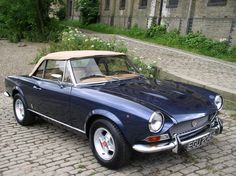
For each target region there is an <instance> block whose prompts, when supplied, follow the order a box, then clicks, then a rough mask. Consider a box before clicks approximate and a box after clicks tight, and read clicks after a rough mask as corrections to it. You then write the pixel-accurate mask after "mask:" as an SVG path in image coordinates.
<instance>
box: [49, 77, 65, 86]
mask: <svg viewBox="0 0 236 176" xmlns="http://www.w3.org/2000/svg"><path fill="white" fill-rule="evenodd" d="M51 77H52V78H53V80H54V81H57V82H58V84H59V86H60V87H61V88H62V87H63V85H62V83H61V80H62V75H60V74H51Z"/></svg>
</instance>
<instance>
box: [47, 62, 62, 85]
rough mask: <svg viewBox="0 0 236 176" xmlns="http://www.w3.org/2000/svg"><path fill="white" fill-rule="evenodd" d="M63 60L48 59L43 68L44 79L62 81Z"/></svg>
mask: <svg viewBox="0 0 236 176" xmlns="http://www.w3.org/2000/svg"><path fill="white" fill-rule="evenodd" d="M64 68H65V61H57V60H48V61H47V65H46V70H45V76H44V78H45V79H49V80H55V81H56V80H59V81H62V78H63V74H64Z"/></svg>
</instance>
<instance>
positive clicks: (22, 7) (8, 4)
mask: <svg viewBox="0 0 236 176" xmlns="http://www.w3.org/2000/svg"><path fill="white" fill-rule="evenodd" d="M54 1H56V0H44V1H41V0H36V1H31V0H17V1H14V0H1V1H0V24H1V25H0V36H2V37H6V38H8V39H9V40H10V41H12V42H18V41H20V40H21V39H27V40H30V41H39V42H41V41H48V39H50V40H51V39H52V40H55V39H56V37H57V35H56V34H54V33H57V30H58V29H57V28H56V27H57V26H58V25H59V22H58V20H55V19H54V18H50V17H49V14H50V12H51V10H52V9H51V4H52V2H54ZM60 1H61V0H60ZM60 1H56V2H60ZM56 23H57V24H56ZM54 37H55V38H54Z"/></svg>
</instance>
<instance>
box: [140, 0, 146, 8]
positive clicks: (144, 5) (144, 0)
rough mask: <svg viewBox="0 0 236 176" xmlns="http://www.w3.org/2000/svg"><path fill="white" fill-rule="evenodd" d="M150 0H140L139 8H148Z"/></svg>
mask: <svg viewBox="0 0 236 176" xmlns="http://www.w3.org/2000/svg"><path fill="white" fill-rule="evenodd" d="M147 3H148V0H139V8H146V7H147Z"/></svg>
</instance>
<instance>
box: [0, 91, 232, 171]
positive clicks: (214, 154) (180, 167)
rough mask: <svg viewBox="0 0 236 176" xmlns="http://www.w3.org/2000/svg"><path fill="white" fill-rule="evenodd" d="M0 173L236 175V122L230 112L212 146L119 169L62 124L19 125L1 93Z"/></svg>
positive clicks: (137, 158) (139, 157) (141, 158)
mask: <svg viewBox="0 0 236 176" xmlns="http://www.w3.org/2000/svg"><path fill="white" fill-rule="evenodd" d="M0 100H1V101H0V175H1V176H8V175H9V176H14V175H21V176H22V175H37V176H38V175H44V176H47V175H52V176H53V175H81V176H83V175H97V176H103V175H110V176H116V175H117V176H120V175H121V176H123V175H129V176H130V175H133V176H140V175H151V176H157V175H158V176H164V175H168V176H181V175H188V176H198V175H212V176H218V175H221V176H233V175H236V167H235V165H236V147H235V146H236V138H235V136H236V120H233V119H231V117H229V116H228V115H227V114H225V113H224V114H222V115H221V116H222V117H223V119H224V127H225V129H224V133H223V134H221V135H219V136H216V137H215V138H214V139H213V140H212V141H211V142H210V144H209V145H208V146H205V147H203V148H201V149H197V150H194V151H191V152H188V153H182V154H174V153H171V152H162V153H156V154H138V153H135V155H134V157H133V158H132V160H131V162H130V164H129V165H128V166H125V167H123V168H121V169H120V170H118V171H113V170H109V169H107V168H104V167H102V166H101V165H99V164H98V163H97V161H96V159H95V158H94V157H93V154H92V152H91V150H90V148H89V144H88V140H87V139H86V137H84V136H83V135H75V134H73V133H71V132H69V131H66V130H64V129H62V128H60V127H57V126H54V125H51V124H49V123H46V122H39V123H37V124H35V125H33V126H30V127H23V126H20V125H19V124H17V123H16V121H15V119H14V116H13V111H12V100H11V99H10V98H7V97H4V96H3V95H2V94H1V95H0Z"/></svg>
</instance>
